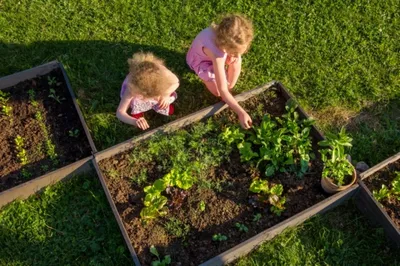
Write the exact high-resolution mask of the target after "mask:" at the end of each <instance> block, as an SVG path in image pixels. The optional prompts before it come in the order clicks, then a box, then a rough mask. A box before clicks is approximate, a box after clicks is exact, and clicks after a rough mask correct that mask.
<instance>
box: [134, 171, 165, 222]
mask: <svg viewBox="0 0 400 266" xmlns="http://www.w3.org/2000/svg"><path fill="white" fill-rule="evenodd" d="M167 185H168V184H167V183H166V182H165V181H164V180H163V179H157V180H156V181H155V182H154V184H153V185H151V186H147V187H145V188H144V192H145V193H146V196H145V198H144V202H143V203H144V206H145V207H144V208H143V209H142V210H141V212H140V217H142V219H144V220H145V221H147V220H150V219H154V218H156V217H158V216H163V215H165V214H167V207H165V204H167V201H168V199H167V197H165V196H163V195H161V193H162V192H163V191H164V190H165V189H166V188H167Z"/></svg>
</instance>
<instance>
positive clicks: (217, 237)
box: [212, 233, 228, 242]
mask: <svg viewBox="0 0 400 266" xmlns="http://www.w3.org/2000/svg"><path fill="white" fill-rule="evenodd" d="M212 240H213V241H216V242H217V241H218V242H222V241H226V240H228V237H227V236H226V235H223V234H221V233H218V234H215V235H213V236H212Z"/></svg>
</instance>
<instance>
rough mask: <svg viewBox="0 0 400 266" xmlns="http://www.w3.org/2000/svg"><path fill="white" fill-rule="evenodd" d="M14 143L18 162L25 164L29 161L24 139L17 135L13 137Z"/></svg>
mask: <svg viewBox="0 0 400 266" xmlns="http://www.w3.org/2000/svg"><path fill="white" fill-rule="evenodd" d="M14 141H15V145H16V146H17V147H16V150H17V157H18V159H19V162H20V164H21V165H26V164H27V163H28V162H29V161H28V154H27V152H26V150H25V149H24V139H23V138H22V137H21V136H20V135H18V136H17V137H16V138H15V139H14Z"/></svg>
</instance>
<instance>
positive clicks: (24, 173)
mask: <svg viewBox="0 0 400 266" xmlns="http://www.w3.org/2000/svg"><path fill="white" fill-rule="evenodd" d="M21 174H22V177H23V178H29V177H31V176H32V173H31V172H29V171H28V170H27V169H25V168H24V169H22V170H21Z"/></svg>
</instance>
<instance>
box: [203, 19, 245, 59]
mask: <svg viewBox="0 0 400 266" xmlns="http://www.w3.org/2000/svg"><path fill="white" fill-rule="evenodd" d="M211 27H212V28H213V29H214V31H215V33H216V38H215V43H216V45H217V46H218V47H219V48H220V49H225V50H227V51H230V52H236V51H237V49H238V47H239V46H241V45H247V46H248V47H249V46H250V44H251V41H252V40H253V24H252V22H251V21H250V20H249V19H247V18H245V17H244V16H243V15H239V14H230V15H227V16H225V17H223V18H222V20H221V22H220V23H219V24H215V23H212V24H211Z"/></svg>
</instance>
